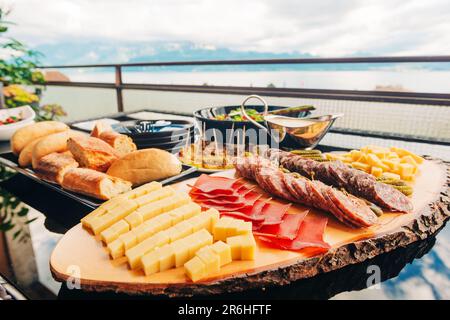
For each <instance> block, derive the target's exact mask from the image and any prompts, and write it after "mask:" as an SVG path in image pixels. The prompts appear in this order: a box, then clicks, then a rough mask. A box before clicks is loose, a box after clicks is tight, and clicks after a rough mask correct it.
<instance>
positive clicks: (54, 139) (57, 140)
mask: <svg viewBox="0 0 450 320" xmlns="http://www.w3.org/2000/svg"><path fill="white" fill-rule="evenodd" d="M79 136H83V137H84V136H86V134H84V133H82V132H79V131H73V130H67V131H63V132H58V133H54V134H51V135H48V136H46V137H44V138H42V139H41V140H40V141H39V142H37V143H36V145H35V146H34V148H33V151H32V155H31V164H32V166H33V168H35V167H36V166H37V164H38V162H39V159H41V158H42V157H44V156H46V155H48V154H50V153H53V152H64V151H67V140H69V138H71V137H79Z"/></svg>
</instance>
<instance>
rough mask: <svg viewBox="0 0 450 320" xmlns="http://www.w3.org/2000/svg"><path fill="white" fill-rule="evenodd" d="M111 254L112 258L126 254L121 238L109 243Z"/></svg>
mask: <svg viewBox="0 0 450 320" xmlns="http://www.w3.org/2000/svg"><path fill="white" fill-rule="evenodd" d="M108 251H109V255H110V256H111V258H112V259H117V258H120V257H122V256H123V255H124V254H125V248H124V246H123V242H122V241H121V240H120V239H116V240H114V241H113V242H111V243H108Z"/></svg>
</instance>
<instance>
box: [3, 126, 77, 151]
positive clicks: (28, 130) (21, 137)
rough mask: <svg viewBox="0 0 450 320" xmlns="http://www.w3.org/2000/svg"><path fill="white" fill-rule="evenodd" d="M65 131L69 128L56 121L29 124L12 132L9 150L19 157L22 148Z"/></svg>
mask: <svg viewBox="0 0 450 320" xmlns="http://www.w3.org/2000/svg"><path fill="white" fill-rule="evenodd" d="M67 130H69V127H68V126H67V125H66V124H64V123H62V122H58V121H42V122H37V123H33V124H30V125H28V126H26V127H23V128H20V129H18V130H17V131H16V132H14V134H13V136H12V137H11V150H12V152H13V153H14V154H15V155H19V153H20V152H21V151H22V150H23V148H25V146H26V145H27V144H29V143H30V142H31V141H33V140H36V139H38V138H41V137H44V136H47V135H50V134H53V133H57V132H61V131H67Z"/></svg>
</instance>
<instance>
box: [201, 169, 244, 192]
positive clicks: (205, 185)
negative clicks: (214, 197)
mask: <svg viewBox="0 0 450 320" xmlns="http://www.w3.org/2000/svg"><path fill="white" fill-rule="evenodd" d="M236 185H237V186H238V187H240V186H241V185H240V184H239V180H238V179H230V178H225V177H218V176H208V175H206V174H202V175H201V176H200V177H199V178H198V179H197V181H196V182H195V184H194V185H193V188H194V189H195V190H200V191H201V192H202V193H216V194H224V195H228V194H233V193H234V191H235V189H234V188H233V187H235V186H236Z"/></svg>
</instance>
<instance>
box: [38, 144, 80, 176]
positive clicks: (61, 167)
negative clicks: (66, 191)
mask: <svg viewBox="0 0 450 320" xmlns="http://www.w3.org/2000/svg"><path fill="white" fill-rule="evenodd" d="M76 167H78V162H76V161H75V159H74V158H73V157H72V155H69V154H68V153H57V152H54V153H50V154H48V155H46V156H43V157H42V158H41V159H39V160H38V163H37V166H36V167H35V168H34V172H35V173H36V175H37V176H38V177H39V178H41V179H43V180H46V181H50V182H54V183H58V184H61V183H62V181H63V177H64V175H65V173H66V172H67V171H69V170H71V169H73V168H76Z"/></svg>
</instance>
